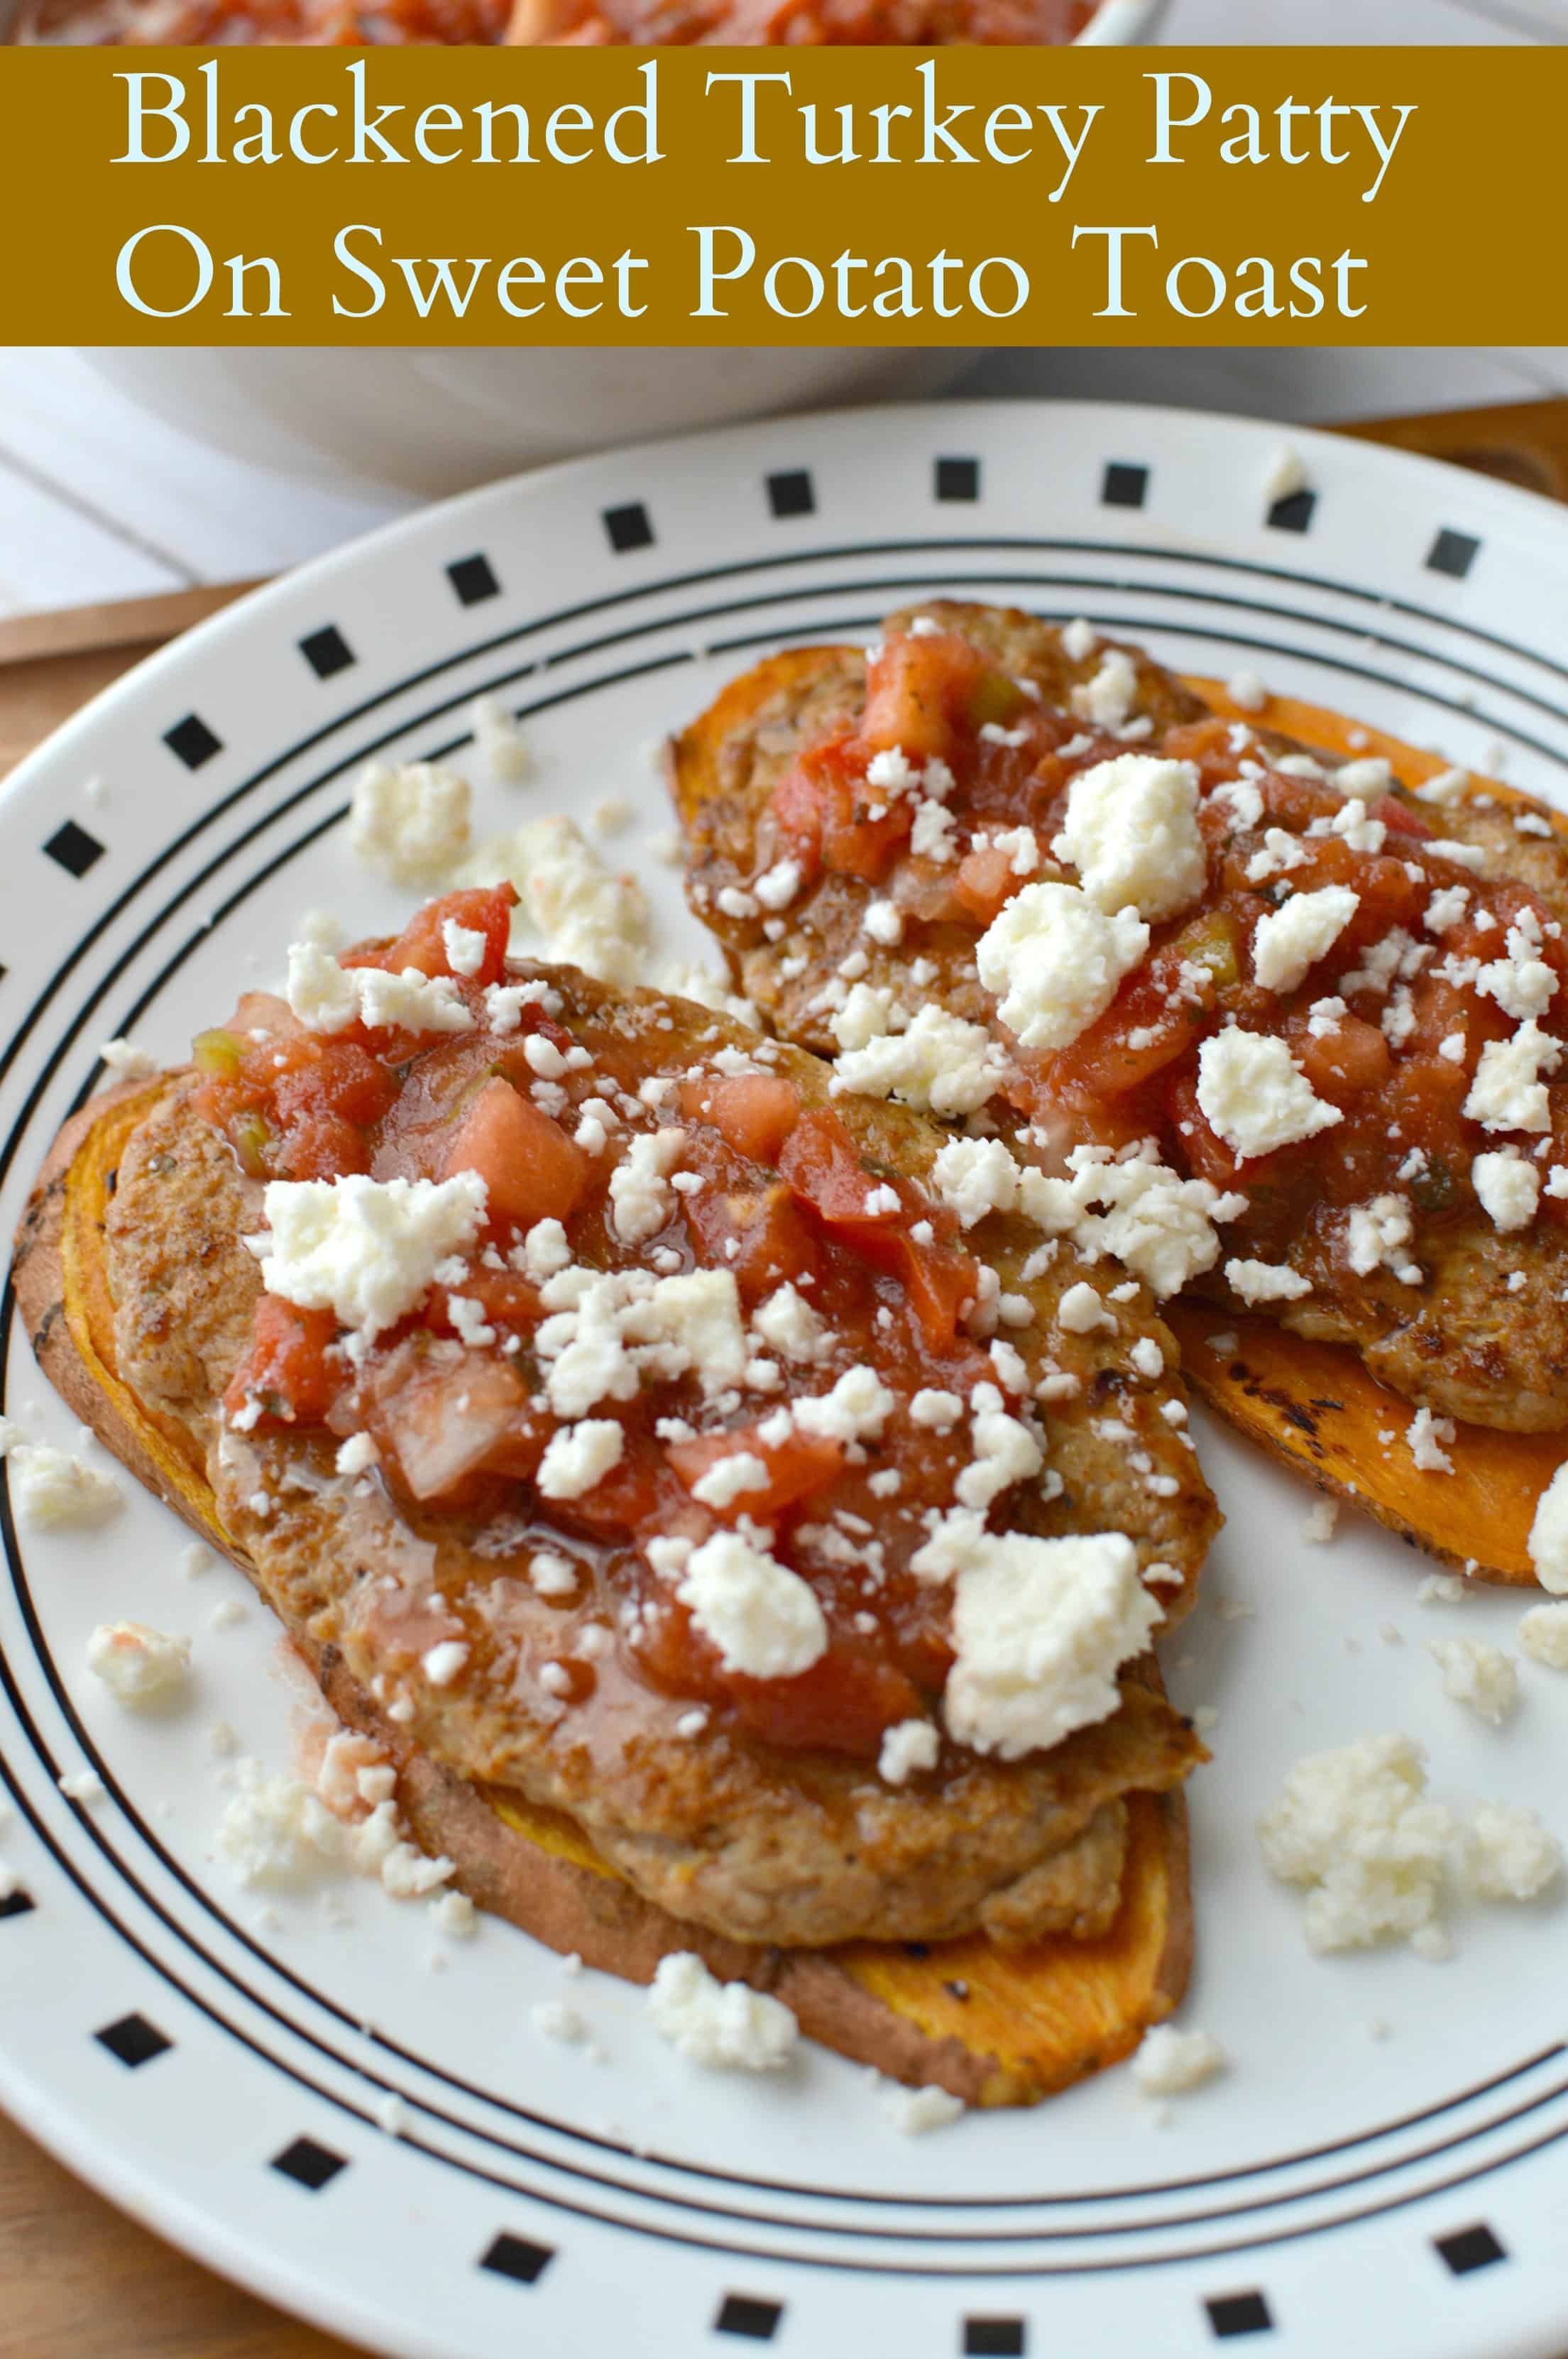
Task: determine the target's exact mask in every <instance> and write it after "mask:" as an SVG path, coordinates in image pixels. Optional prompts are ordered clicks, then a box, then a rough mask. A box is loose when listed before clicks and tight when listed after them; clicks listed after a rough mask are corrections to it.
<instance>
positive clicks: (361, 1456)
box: [332, 1433, 381, 1474]
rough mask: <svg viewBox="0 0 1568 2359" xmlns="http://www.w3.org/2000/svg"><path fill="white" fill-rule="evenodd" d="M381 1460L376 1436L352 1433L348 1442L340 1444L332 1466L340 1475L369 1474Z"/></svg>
mask: <svg viewBox="0 0 1568 2359" xmlns="http://www.w3.org/2000/svg"><path fill="white" fill-rule="evenodd" d="M380 1458H381V1452H380V1451H379V1450H377V1448H376V1438H375V1436H374V1434H369V1433H351V1434H350V1435H349V1437H348V1439H347V1440H346V1441H341V1442H340V1443H339V1444H338V1449H337V1454H336V1456H335V1457H334V1458H333V1460H332V1464H333V1466H334V1468H335V1469H336V1471H337V1472H338V1473H340V1474H367V1473H369V1471H370V1469H371V1468H372V1467H373V1466H375V1465H377V1464H378V1463H379V1462H380Z"/></svg>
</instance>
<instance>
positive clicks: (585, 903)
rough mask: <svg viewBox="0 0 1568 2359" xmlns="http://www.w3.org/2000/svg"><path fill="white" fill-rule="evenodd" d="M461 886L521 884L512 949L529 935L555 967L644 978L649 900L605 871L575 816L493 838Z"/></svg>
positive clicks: (629, 980) (613, 979)
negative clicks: (537, 940) (540, 941)
mask: <svg viewBox="0 0 1568 2359" xmlns="http://www.w3.org/2000/svg"><path fill="white" fill-rule="evenodd" d="M463 881H464V882H465V883H467V884H471V885H498V884H501V883H503V882H510V883H511V884H512V885H514V886H516V888H517V908H516V909H515V910H514V911H513V913H512V938H513V947H514V948H523V947H526V945H527V941H528V934H529V932H530V930H531V931H532V932H533V933H535V934H538V935H539V936H541V937H542V938H543V942H544V947H545V953H546V955H547V957H549V958H550V960H552V961H553V962H555V963H557V964H558V965H563V966H580V967H583V969H585V970H586V972H587V973H589V974H592V975H596V976H598V978H599V979H600V981H601V982H604V983H611V984H620V985H621V986H622V987H623V988H624V987H626V986H628V985H631V984H637V983H641V982H643V981H644V980H645V979H646V978H645V976H644V973H643V966H644V962H645V960H646V958H647V955H648V950H649V948H650V946H651V942H652V918H651V914H650V912H649V909H648V898H647V896H646V895H645V894H644V892H643V890H642V887H641V886H639V885H638V884H637V881H636V879H635V878H634V877H630V876H622V875H615V874H613V873H612V871H611V870H609V869H608V868H606V867H605V866H604V862H603V861H602V860H601V859H600V858H599V855H598V853H596V852H594V850H593V847H592V845H591V844H589V843H587V842H586V841H585V840H584V838H583V834H582V832H581V831H580V830H579V829H578V828H577V827H576V826H575V825H574V824H573V822H572V821H571V820H570V819H567V818H565V817H563V816H561V815H560V814H552V815H551V816H550V818H547V819H537V820H528V821H525V823H524V824H523V825H522V826H521V827H519V828H515V829H514V830H513V832H511V834H510V835H505V836H500V837H497V838H495V840H493V841H492V842H491V843H487V844H485V846H484V848H483V849H482V850H481V851H480V852H478V853H476V854H475V855H474V858H473V859H472V860H471V861H470V862H469V863H468V864H467V866H466V867H465V869H464V871H463ZM685 996H687V997H695V996H696V994H695V993H692V992H690V991H687V992H686V993H685Z"/></svg>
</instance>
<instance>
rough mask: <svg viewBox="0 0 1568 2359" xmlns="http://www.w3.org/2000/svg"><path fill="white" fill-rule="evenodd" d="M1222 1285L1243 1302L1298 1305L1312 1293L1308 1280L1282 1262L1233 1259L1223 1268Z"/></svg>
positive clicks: (1309, 1280)
mask: <svg viewBox="0 0 1568 2359" xmlns="http://www.w3.org/2000/svg"><path fill="white" fill-rule="evenodd" d="M1225 1284H1226V1285H1227V1286H1229V1287H1231V1288H1234V1290H1235V1291H1236V1293H1237V1294H1239V1295H1240V1297H1241V1299H1242V1300H1243V1301H1244V1302H1247V1303H1252V1304H1254V1305H1256V1304H1258V1303H1259V1302H1299V1301H1300V1300H1301V1297H1302V1295H1303V1294H1310V1293H1311V1292H1312V1280H1311V1278H1309V1277H1302V1276H1301V1272H1300V1271H1299V1270H1294V1269H1291V1268H1290V1267H1289V1266H1287V1265H1286V1264H1285V1263H1284V1262H1268V1261H1240V1260H1236V1259H1232V1260H1230V1261H1227V1262H1226V1264H1225Z"/></svg>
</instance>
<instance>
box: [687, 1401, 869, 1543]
mask: <svg viewBox="0 0 1568 2359" xmlns="http://www.w3.org/2000/svg"><path fill="white" fill-rule="evenodd" d="M669 1455H670V1464H671V1465H672V1466H673V1467H674V1469H675V1472H676V1473H677V1474H679V1475H680V1477H681V1481H682V1483H684V1484H685V1485H686V1488H687V1489H688V1490H689V1491H693V1492H694V1491H695V1490H696V1488H697V1485H698V1484H699V1483H700V1482H701V1481H702V1478H703V1476H704V1475H705V1474H707V1473H709V1471H710V1470H711V1469H712V1468H713V1466H715V1465H716V1464H717V1463H718V1462H719V1461H720V1460H722V1459H725V1458H734V1457H736V1456H739V1455H745V1456H746V1457H750V1458H756V1459H758V1460H760V1462H761V1463H762V1464H763V1466H764V1467H765V1468H766V1469H767V1479H766V1481H765V1482H763V1483H761V1484H758V1485H757V1488H756V1489H755V1490H749V1491H738V1492H737V1493H736V1494H735V1497H734V1498H733V1499H732V1500H730V1501H729V1502H728V1504H727V1505H724V1506H719V1505H715V1504H714V1503H713V1502H712V1501H704V1502H703V1504H704V1505H705V1506H711V1507H712V1510H713V1514H714V1515H715V1516H717V1517H720V1519H721V1520H722V1521H724V1522H726V1523H735V1522H736V1521H738V1519H739V1518H740V1517H742V1516H751V1517H755V1518H756V1520H757V1522H759V1523H767V1522H768V1521H769V1520H770V1519H771V1518H772V1517H774V1516H776V1515H778V1514H779V1511H780V1509H782V1508H784V1507H788V1506H793V1505H794V1503H795V1501H796V1500H797V1499H805V1498H809V1497H810V1496H811V1493H812V1492H813V1491H820V1490H821V1489H822V1485H823V1484H825V1483H831V1482H832V1480H833V1476H834V1475H835V1474H836V1473H838V1470H839V1467H840V1466H841V1465H842V1463H843V1462H844V1445H843V1443H842V1442H838V1441H833V1440H829V1439H828V1437H827V1436H825V1435H821V1434H811V1433H793V1432H792V1433H790V1434H789V1435H787V1436H786V1438H785V1439H784V1440H782V1441H765V1440H763V1438H762V1436H761V1434H760V1432H759V1431H758V1430H757V1427H756V1426H754V1425H751V1426H741V1427H739V1428H737V1429H736V1430H735V1431H733V1432H729V1433H700V1434H698V1435H697V1436H696V1438H695V1439H694V1440H691V1441H672V1442H671V1443H670V1452H669Z"/></svg>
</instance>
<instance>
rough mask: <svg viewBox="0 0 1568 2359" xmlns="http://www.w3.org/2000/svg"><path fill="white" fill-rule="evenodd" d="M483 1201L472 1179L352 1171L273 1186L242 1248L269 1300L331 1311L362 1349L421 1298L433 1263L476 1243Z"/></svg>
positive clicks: (480, 1186) (470, 1174)
mask: <svg viewBox="0 0 1568 2359" xmlns="http://www.w3.org/2000/svg"><path fill="white" fill-rule="evenodd" d="M485 1194H486V1191H485V1182H484V1180H482V1179H481V1178H480V1177H479V1174H478V1173H477V1172H476V1171H460V1172H458V1173H457V1174H456V1175H455V1177H454V1178H452V1179H451V1180H404V1179H397V1180H370V1179H367V1178H366V1177H365V1174H364V1173H363V1172H357V1171H355V1172H349V1173H346V1174H345V1175H344V1176H343V1178H341V1179H337V1180H269V1181H268V1182H267V1188H266V1190H265V1192H264V1195H263V1198H262V1210H263V1215H264V1217H265V1219H266V1221H267V1230H266V1231H265V1232H263V1233H262V1234H260V1235H259V1236H254V1237H248V1238H247V1239H246V1240H245V1242H246V1244H247V1245H249V1246H250V1249H251V1251H252V1252H253V1253H254V1254H256V1256H257V1258H258V1259H259V1261H260V1264H261V1282H262V1284H263V1286H264V1287H265V1288H267V1292H268V1293H269V1294H277V1295H280V1296H282V1298H283V1299H285V1300H286V1301H289V1302H295V1303H298V1304H299V1308H300V1309H301V1310H331V1311H332V1312H333V1313H334V1314H335V1316H336V1317H337V1318H338V1319H339V1321H341V1322H342V1323H343V1326H345V1327H347V1328H350V1329H352V1330H353V1331H354V1337H355V1339H357V1340H358V1341H359V1342H360V1343H361V1346H362V1348H363V1345H364V1344H365V1343H369V1342H372V1341H374V1339H375V1338H376V1336H377V1335H379V1334H380V1333H381V1332H383V1330H384V1329H386V1328H387V1327H393V1326H396V1324H397V1321H398V1320H399V1319H402V1318H405V1317H406V1316H407V1315H408V1312H409V1311H410V1310H413V1309H414V1308H415V1306H416V1304H418V1303H419V1302H420V1301H421V1300H422V1299H423V1298H424V1296H425V1295H426V1294H427V1293H428V1291H429V1290H430V1287H431V1285H432V1284H433V1283H434V1280H435V1273H436V1267H437V1265H438V1264H439V1263H441V1262H442V1261H444V1260H446V1259H447V1257H448V1256H450V1255H452V1254H457V1253H462V1252H463V1251H464V1250H465V1249H466V1248H467V1247H468V1246H469V1245H472V1244H473V1243H474V1238H475V1237H476V1236H477V1234H478V1233H479V1226H480V1223H481V1222H482V1220H483V1219H484V1216H485ZM352 1349H353V1345H352V1343H351V1350H352Z"/></svg>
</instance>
